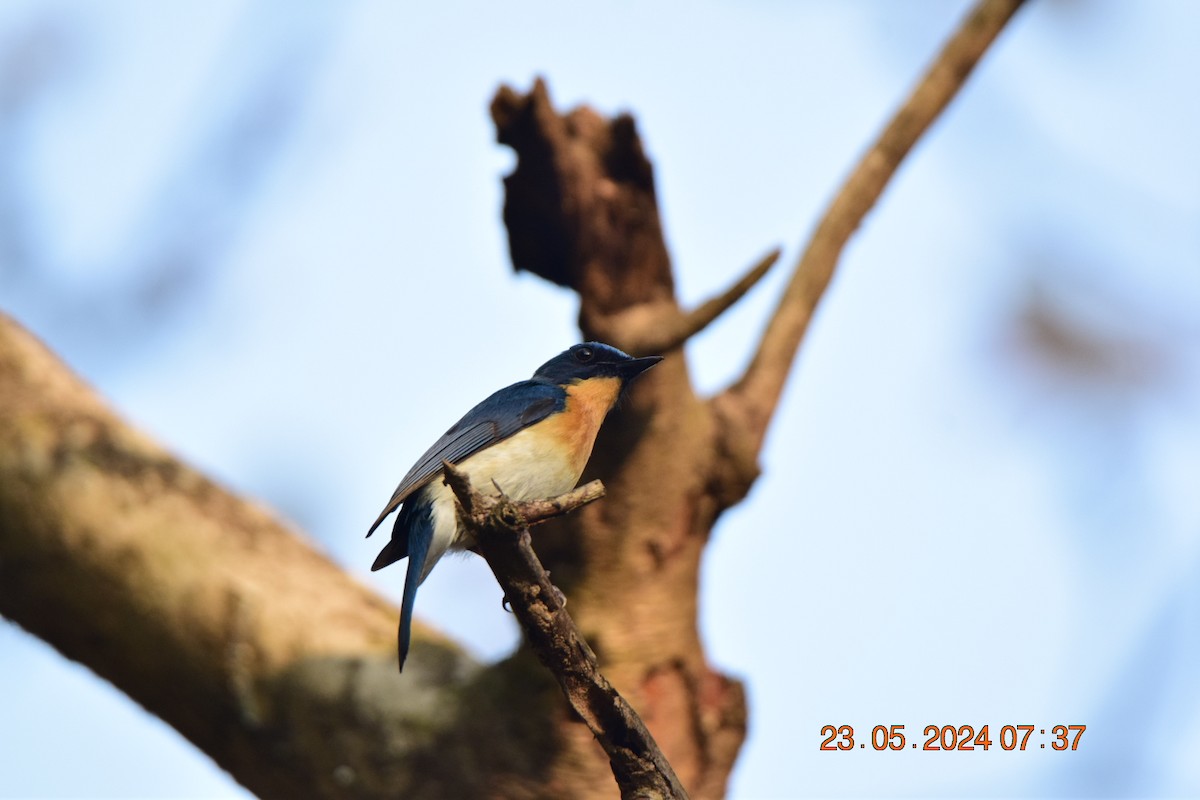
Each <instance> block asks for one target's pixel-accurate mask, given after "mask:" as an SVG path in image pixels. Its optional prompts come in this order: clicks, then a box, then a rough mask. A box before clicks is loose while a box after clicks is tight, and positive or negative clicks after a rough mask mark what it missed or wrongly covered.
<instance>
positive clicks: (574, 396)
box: [538, 378, 621, 476]
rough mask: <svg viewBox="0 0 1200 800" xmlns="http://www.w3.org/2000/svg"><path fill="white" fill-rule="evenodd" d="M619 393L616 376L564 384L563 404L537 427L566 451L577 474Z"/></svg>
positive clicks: (590, 453)
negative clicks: (564, 406) (565, 387)
mask: <svg viewBox="0 0 1200 800" xmlns="http://www.w3.org/2000/svg"><path fill="white" fill-rule="evenodd" d="M620 392H621V380H620V379H619V378H589V379H588V380H586V381H581V382H579V383H576V384H573V385H571V386H568V387H567V405H566V408H565V409H564V410H563V411H562V413H561V414H557V415H555V416H553V417H551V418H549V419H547V420H546V421H545V422H542V423H539V426H538V427H541V428H544V429H545V432H546V433H547V434H549V435H550V436H553V437H554V439H555V440H557V441H558V442H559V443H560V444H561V445H562V446H564V447H565V448H566V450H567V458H568V460H569V462H570V464H571V468H572V469H573V470H574V471H575V473H576V475H577V476H578V475H579V474H580V473H582V472H583V468H584V465H586V464H587V461H588V459H589V458H591V455H592V445H594V444H595V443H596V434H597V433H598V432H599V431H600V425H601V424H603V422H604V418H605V417H606V416H607V415H608V412H609V410H610V409H612V407H613V404H614V403H615V402H617V395H618V394H620Z"/></svg>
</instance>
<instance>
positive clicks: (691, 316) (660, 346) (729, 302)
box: [612, 247, 781, 356]
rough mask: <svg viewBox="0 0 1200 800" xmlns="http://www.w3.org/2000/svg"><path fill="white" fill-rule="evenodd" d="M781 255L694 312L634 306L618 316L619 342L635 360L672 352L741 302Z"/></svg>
mask: <svg viewBox="0 0 1200 800" xmlns="http://www.w3.org/2000/svg"><path fill="white" fill-rule="evenodd" d="M780 253H781V251H780V249H779V248H778V247H777V248H775V249H774V250H772V251H771V252H769V253H767V254H766V255H765V256H763V257H762V258H760V259H759V260H758V261H756V262H755V263H754V265H753V266H752V267H750V269H749V270H748V271H747V272H746V274H745V275H743V276H742V277H741V278H739V279H738V280H737V282H736V283H734V284H733V285H732V286H730V287H729V288H728V289H726V290H725V291H723V292H721V293H720V294H718V295H717V296H715V297H711V298H709V299H708V300H706V301H704V302H703V303H701V304H700V305H698V306H696V307H695V308H693V309H692V310H691V311H688V312H682V313H681V312H680V311H679V309H678V307H677V306H676V305H675V304H674V303H659V304H653V305H645V306H634V307H633V308H630V309H627V310H625V311H623V312H619V313H618V314H615V315H614V316H613V324H612V327H613V328H614V329H615V330H617V331H620V332H621V336H620V338H619V339H618V341H619V342H620V344H621V345H622V347H623V348H624V349H625V350H626V351H628V352H629V353H631V354H633V355H635V356H640V355H651V354H656V353H663V354H665V353H669V352H671V351H672V350H674V349H675V348H677V347H680V346H682V345H683V343H684V342H686V341H687V340H688V339H690V338H692V337H693V336H695V335H696V334H697V333H699V332H700V331H702V330H704V329H705V328H707V327H708V326H709V325H711V324H712V323H713V322H715V321H716V319H717V318H718V317H719V316H721V315H722V314H724V313H725V312H726V311H728V310H729V309H730V308H731V307H732V306H733V304H734V303H736V302H737V301H738V300H741V299H742V297H744V296H745V294H746V292H748V291H750V290H751V289H752V288H754V285H755V284H757V283H758V282H759V281H760V280H762V279H763V277H764V276H765V275H766V274H767V272H768V271H770V269H771V267H772V266H774V265H775V262H776V261H778V260H779V256H780ZM647 312H648V313H647Z"/></svg>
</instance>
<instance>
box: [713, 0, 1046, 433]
mask: <svg viewBox="0 0 1200 800" xmlns="http://www.w3.org/2000/svg"><path fill="white" fill-rule="evenodd" d="M1022 2H1023V0H982V1H981V2H980V3H979V4H978V5H976V6H975V8H974V9H973V10H972V11H971V12H970V13H969V14H968V15H967V17H966V19H964V20H963V22H962V24H961V25H960V26H959V29H958V31H957V32H956V33H955V34H954V35H953V36H952V37H951V38H950V40H949V41H948V42H947V43H946V45H945V46H944V47H943V49H942V51H941V53H940V54H939V55H938V57H937V59H936V60H935V61H934V63H933V65H932V66H931V67H930V68H929V70H928V71H927V72H926V73H925V75H924V77H923V78H922V79H921V81H920V82H919V83H918V84H917V86H916V88H915V89H913V91H912V94H911V95H910V96H909V98H908V100H907V102H905V104H904V105H903V106H902V107H901V108H900V110H899V111H897V112H896V114H895V116H893V117H892V119H891V121H890V122H889V123H888V125H887V127H886V128H884V130H883V132H882V133H881V134H880V136H879V138H878V139H877V140H876V141H875V143H874V144H873V145H872V146H871V148H870V149H869V150H868V151H867V153H866V154H865V155H864V156H863V157H862V160H861V161H859V163H858V166H856V167H855V169H854V171H853V172H852V173H851V175H850V177H849V178H848V179H847V180H846V182H845V184H844V185H843V186H842V188H841V190H840V191H839V192H838V194H837V196H836V197H835V198H834V200H833V202H832V203H830V205H829V208H828V209H827V210H826V212H825V215H824V217H822V219H821V222H820V224H819V225H818V226H817V229H816V232H815V233H814V234H813V236H812V239H811V240H810V241H809V243H808V247H807V249H805V251H804V253H803V255H801V257H800V260H799V261H798V262H797V264H796V267H795V270H794V272H793V274H792V279H791V282H790V283H789V284H788V286H787V289H786V290H785V292H784V295H783V297H782V298H781V299H780V301H779V305H778V307H777V308H776V309H775V313H774V315H773V316H772V318H771V320H770V322H769V323H768V325H767V328H766V330H765V332H764V333H763V336H762V339H761V341H760V342H759V346H758V351H757V352H756V353H755V354H754V357H753V359H752V360H751V362H750V365H749V366H748V367H747V369H746V372H745V374H744V375H743V376H742V377H741V378H740V379H739V380H738V381H737V382H736V383H735V384H734V385H733V386H731V387H730V388H729V389H727V390H726V391H725V393H724V394H723V395H722V396H720V397H718V398H714V400H715V401H716V403H715V404H716V406H717V409H718V412H719V413H720V414H721V416H723V417H724V420H723V421H724V422H725V423H726V424H727V425H730V424H732V425H734V426H735V427H737V428H740V429H741V430H742V432H743V434H744V435H746V436H748V437H750V439H751V443H752V447H751V448H750V450H751V452H753V453H757V452H758V450H759V449H760V448H761V446H762V440H763V437H764V436H765V434H766V429H767V426H768V425H769V424H770V420H771V415H772V414H773V413H774V410H775V406H776V404H777V403H778V402H779V397H780V395H781V393H782V392H783V387H784V384H785V383H786V381H787V377H788V373H789V372H790V370H791V365H792V362H793V360H794V359H795V356H796V351H797V349H798V348H799V347H800V343H801V341H802V340H803V339H804V335H805V332H806V331H807V330H808V325H809V322H810V321H811V320H812V315H813V312H814V310H815V309H816V306H817V303H818V302H820V300H821V297H822V295H823V294H824V292H825V289H826V287H827V286H828V285H829V282H830V280H831V279H832V277H833V271H834V268H835V267H836V266H837V262H838V258H839V256H840V255H841V252H842V248H843V247H844V246H845V244H846V242H847V240H848V239H849V238H850V236H851V234H853V233H854V231H855V229H856V228H858V226H859V224H860V223H861V222H862V219H863V217H864V216H865V215H866V213H867V212H868V211H869V210H870V209H871V207H872V206H873V205H874V204H875V201H876V200H878V199H879V196H880V195H881V194H882V193H883V190H884V188H885V187H886V186H887V184H888V181H889V180H890V179H891V177H892V175H893V174H894V173H895V172H896V168H897V167H898V166H899V165H900V162H901V161H902V160H903V159H904V157H905V156H906V155H907V154H908V152H909V151H910V150H911V149H912V147H913V145H914V144H915V143H916V142H917V140H918V139H919V138H920V137H921V136H922V134H924V133H925V131H926V130H927V129H928V128H929V126H930V125H931V124H932V123H933V121H934V120H936V119H937V118H938V115H940V114H941V113H942V111H943V110H944V109H945V108H946V106H947V105H948V104H949V103H950V101H951V100H952V99H953V98H954V96H955V95H956V94H957V93H958V91H959V89H961V88H962V86H963V84H964V83H965V82H966V80H967V78H968V77H969V76H970V74H971V71H972V70H973V69H974V68H975V66H976V65H977V64H978V63H979V60H980V59H981V58H982V57H983V54H984V53H985V52H986V51H987V49H988V47H989V46H990V45H991V43H992V42H993V41H994V40H995V39H996V37H997V36H998V35H999V33H1000V31H1001V30H1003V29H1004V26H1005V24H1006V23H1007V22H1008V21H1009V19H1010V18H1011V17H1012V16H1013V14H1014V13H1016V11H1017V9H1018V8H1020V6H1021V4H1022Z"/></svg>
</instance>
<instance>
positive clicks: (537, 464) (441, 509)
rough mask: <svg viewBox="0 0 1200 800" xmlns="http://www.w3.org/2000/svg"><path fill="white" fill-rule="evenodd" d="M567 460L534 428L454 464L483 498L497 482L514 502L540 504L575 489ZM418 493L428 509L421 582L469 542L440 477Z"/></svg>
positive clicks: (576, 475) (572, 470) (493, 490)
mask: <svg viewBox="0 0 1200 800" xmlns="http://www.w3.org/2000/svg"><path fill="white" fill-rule="evenodd" d="M572 460H573V459H571V458H570V457H569V456H568V455H567V454H565V453H564V452H563V451H562V449H561V448H555V447H549V446H547V443H546V437H545V436H544V435H540V436H539V435H538V434H537V433H536V428H526V429H525V430H523V431H520V432H518V433H516V434H514V435H513V436H511V437H509V438H508V439H505V440H504V441H503V442H500V443H499V444H497V445H495V446H493V447H489V448H488V449H486V450H484V451H482V452H480V453H476V454H475V455H473V456H471V457H470V458H468V459H466V460H465V461H463V462H462V463H461V464H458V465H457V466H458V467H459V469H461V470H463V471H464V472H466V473H467V475H468V476H470V478H471V485H472V486H474V487H475V489H476V490H477V491H479V492H481V493H483V494H489V495H498V494H499V492H497V490H496V484H499V486H500V489H501V490H502V491H503V492H504V494H505V495H507V496H508V497H511V498H512V499H513V500H540V499H542V498H545V497H554V496H555V495H559V494H562V493H563V492H568V491H570V490H571V489H573V488H575V484H577V483H578V482H579V475H580V472H581V471H582V470H581V469H578V470H577V468H576V466H575V464H573V463H572ZM580 467H582V465H580ZM493 481H495V483H493ZM421 491H422V492H424V493H425V498H426V499H428V500H429V501H430V502H431V503H432V507H433V511H432V514H433V540H432V541H431V542H430V543H429V555H428V556H427V557H426V559H425V567H424V569H423V570H422V571H421V580H422V581H424V580H425V576H427V575H428V574H429V572H430V570H432V569H433V565H434V564H436V563H437V562H438V560H439V559H441V557H442V556H443V555H445V553H446V551H447V550H464V549H466V548H468V547H470V546H472V545H473V544H474V541H473V540H472V539H470V538H468V537H467V536H466V535H465V534H464V532H463V531H460V530H459V526H458V509H457V507H456V506H455V497H454V492H453V491H452V490H451V489H450V487H449V486H447V485H446V484H445V482H444V481H443V480H442V478H441V477H440V476H439V477H436V478H434V479H433V481H431V482H430V483H429V484H427V485H426V486H425V487H424V488H423V489H421Z"/></svg>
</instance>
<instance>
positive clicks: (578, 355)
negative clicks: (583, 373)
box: [575, 347, 596, 364]
mask: <svg viewBox="0 0 1200 800" xmlns="http://www.w3.org/2000/svg"><path fill="white" fill-rule="evenodd" d="M595 355H596V353H595V351H593V350H592V348H590V347H580V348H577V349H576V350H575V360H576V361H578V362H580V363H581V364H586V363H587V362H589V361H591V360H592V358H593V357H594V356H595Z"/></svg>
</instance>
